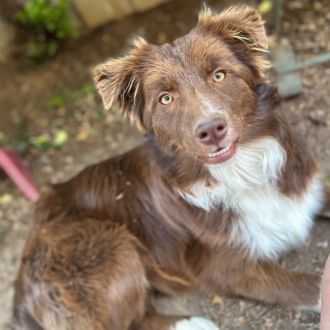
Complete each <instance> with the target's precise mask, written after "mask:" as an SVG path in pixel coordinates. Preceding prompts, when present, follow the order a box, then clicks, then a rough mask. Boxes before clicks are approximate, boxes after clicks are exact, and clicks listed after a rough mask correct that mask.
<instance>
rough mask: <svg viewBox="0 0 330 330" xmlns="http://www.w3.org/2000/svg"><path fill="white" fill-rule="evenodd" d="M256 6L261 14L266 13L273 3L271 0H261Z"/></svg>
mask: <svg viewBox="0 0 330 330" xmlns="http://www.w3.org/2000/svg"><path fill="white" fill-rule="evenodd" d="M258 8H259V10H260V12H261V13H262V14H267V13H268V12H270V11H271V9H272V8H273V3H272V1H271V0H263V1H262V2H261V4H260V5H259V7H258Z"/></svg>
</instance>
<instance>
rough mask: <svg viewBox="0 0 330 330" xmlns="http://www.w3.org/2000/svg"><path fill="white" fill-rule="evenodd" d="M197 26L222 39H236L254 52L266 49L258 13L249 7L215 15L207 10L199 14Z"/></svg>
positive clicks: (263, 27)
mask: <svg viewBox="0 0 330 330" xmlns="http://www.w3.org/2000/svg"><path fill="white" fill-rule="evenodd" d="M199 25H201V26H203V27H204V28H206V29H208V30H213V31H216V32H217V33H219V34H220V35H221V36H222V37H223V38H224V39H231V38H232V39H237V40H240V41H242V42H244V43H245V44H246V45H247V46H249V47H251V48H252V49H254V50H261V51H265V50H267V49H268V40H267V36H266V31H265V26H264V22H263V20H262V18H261V15H260V13H259V11H258V10H257V9H255V8H252V7H249V6H237V7H230V8H229V9H227V10H225V11H223V12H221V13H220V14H218V15H216V14H213V13H212V11H211V10H210V9H209V8H204V10H202V11H201V12H200V14H199Z"/></svg>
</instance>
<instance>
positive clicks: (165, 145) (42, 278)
mask: <svg viewBox="0 0 330 330" xmlns="http://www.w3.org/2000/svg"><path fill="white" fill-rule="evenodd" d="M266 49H267V38H266V35H265V29H264V26H263V22H262V20H261V17H260V16H259V14H258V12H257V11H256V10H255V9H252V8H249V7H236V8H230V9H228V10H226V11H224V12H222V13H221V14H219V15H216V14H213V13H212V12H211V11H210V10H204V11H203V12H202V13H201V14H200V17H199V21H198V23H197V25H196V27H195V28H194V29H193V30H192V31H191V32H190V33H189V34H187V35H185V36H184V37H182V38H180V39H177V40H176V41H174V42H173V43H172V44H165V45H162V46H154V45H150V44H148V43H147V42H146V41H144V40H142V39H139V40H138V41H137V42H136V43H135V46H134V48H133V50H132V51H131V52H130V53H129V54H128V55H127V56H125V57H122V58H119V59H116V60H110V61H108V62H106V63H105V64H102V65H100V66H98V67H97V68H96V70H95V80H96V84H97V88H98V90H99V92H100V94H101V96H102V98H103V101H104V104H105V107H107V108H109V107H111V106H112V105H113V104H115V105H117V106H118V107H120V108H121V109H122V110H123V112H124V113H126V114H129V115H130V116H131V117H132V118H134V119H135V120H136V121H137V123H138V125H139V126H140V127H141V128H142V129H143V130H144V131H145V132H147V133H148V135H149V141H148V142H147V143H145V144H143V145H142V146H140V147H138V148H136V149H134V150H132V151H130V152H128V153H125V154H123V155H120V156H117V157H114V158H111V159H109V160H106V161H104V162H101V163H99V164H96V165H93V166H90V167H88V168H87V169H85V170H84V171H82V172H81V173H80V174H78V175H77V176H75V177H74V178H73V179H71V180H69V181H68V182H65V183H62V184H58V185H55V186H54V187H53V188H52V190H51V191H50V192H49V193H47V194H45V195H44V196H43V197H42V198H41V199H40V201H39V202H38V204H37V207H36V211H35V215H34V219H33V222H32V225H31V230H30V233H29V236H28V240H27V243H26V246H25V249H24V255H23V259H22V265H21V269H20V272H19V276H18V279H17V281H16V295H15V309H14V315H15V320H16V324H17V327H18V328H21V329H28V330H32V329H33V330H36V329H38V330H40V329H44V330H71V329H72V330H73V329H79V330H81V329H83V330H85V329H86V330H94V329H95V330H105V329H109V330H128V329H130V330H133V329H135V330H137V329H139V330H142V329H144V330H170V329H176V330H194V329H204V330H213V329H217V327H216V326H215V325H214V324H213V323H212V322H210V321H208V320H206V319H203V318H199V317H192V318H189V317H184V316H183V317H174V316H173V317H172V316H164V315H160V314H158V313H157V312H156V310H155V308H154V306H153V294H154V293H155V292H162V293H164V294H169V295H175V294H180V293H189V292H193V291H196V290H211V291H213V292H223V293H226V294H230V295H236V296H240V297H245V298H249V299H255V300H259V301H263V302H267V303H272V304H273V303H275V304H285V305H288V306H305V307H307V308H315V307H317V306H318V304H319V277H318V276H316V275H311V274H305V273H301V272H296V271H291V270H287V269H284V268H282V267H281V266H280V265H279V264H277V263H276V260H277V258H278V256H279V255H281V254H282V253H283V252H285V251H287V250H288V249H290V248H292V247H294V246H296V245H298V244H301V243H303V242H304V241H305V239H306V237H307V236H308V233H309V231H310V229H311V226H312V224H313V220H312V219H313V216H314V215H315V214H316V212H318V210H319V208H320V204H321V199H322V189H321V185H320V181H319V179H318V170H317V167H316V165H315V163H314V160H313V158H312V157H311V155H310V154H309V153H308V151H307V150H306V146H305V144H304V143H303V142H302V140H301V139H300V138H298V137H297V136H296V135H295V134H293V133H292V132H291V130H290V128H289V126H288V123H287V121H286V119H285V118H284V117H283V114H282V113H281V112H280V111H279V110H278V108H277V96H276V91H275V90H274V88H273V87H272V86H270V85H269V83H268V82H267V79H266V77H265V74H266V71H267V68H268V67H269V63H268V62H267V60H265V59H264V57H263V53H264V51H265V50H266Z"/></svg>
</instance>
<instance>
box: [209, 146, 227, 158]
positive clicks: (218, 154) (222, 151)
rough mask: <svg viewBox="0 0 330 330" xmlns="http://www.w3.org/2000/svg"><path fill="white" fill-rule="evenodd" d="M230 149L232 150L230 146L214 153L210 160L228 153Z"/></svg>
mask: <svg viewBox="0 0 330 330" xmlns="http://www.w3.org/2000/svg"><path fill="white" fill-rule="evenodd" d="M229 148H230V146H227V147H226V148H223V149H221V150H220V151H217V152H212V153H210V154H208V157H210V158H214V157H218V156H220V155H222V154H224V153H226V152H227V151H228V150H229Z"/></svg>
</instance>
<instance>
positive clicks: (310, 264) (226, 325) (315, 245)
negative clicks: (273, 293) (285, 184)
mask: <svg viewBox="0 0 330 330" xmlns="http://www.w3.org/2000/svg"><path fill="white" fill-rule="evenodd" d="M234 2H238V1H208V3H211V5H212V6H213V7H214V8H216V9H217V8H218V9H221V8H222V7H224V6H226V5H227V4H228V3H230V4H233V3H234ZM200 7H201V4H200V1H199V0H192V1H191V0H183V1H175V0H174V1H171V2H169V3H167V4H165V5H163V6H161V7H159V8H156V9H154V10H152V11H149V12H147V13H143V14H140V15H136V16H132V17H128V18H125V19H123V20H122V21H120V22H117V23H112V24H109V25H107V26H105V27H103V28H101V29H99V30H97V31H95V32H94V33H93V34H91V35H89V36H85V37H83V38H81V39H80V40H79V41H74V42H70V43H68V44H66V45H65V47H64V49H63V50H62V51H61V53H60V54H59V55H58V56H57V57H56V58H55V59H53V60H51V61H48V62H45V63H42V64H40V65H38V66H33V67H31V66H27V65H26V64H24V63H23V62H22V60H21V59H19V58H15V57H14V58H11V59H10V60H9V61H8V62H7V63H4V64H0V86H1V88H0V143H2V144H5V145H10V146H13V147H15V148H16V149H18V150H21V152H22V153H23V154H24V156H25V159H26V163H27V165H28V166H29V167H30V168H31V170H32V172H33V175H34V177H35V178H36V181H37V182H38V184H39V185H40V187H41V189H44V187H45V185H46V184H47V183H49V182H54V183H55V182H59V181H63V180H65V179H66V178H68V177H70V176H72V175H73V174H74V173H77V171H79V170H80V169H82V168H83V167H85V166H86V165H87V164H90V163H94V162H97V161H99V160H101V159H104V158H107V157H109V156H111V155H114V154H116V153H121V152H123V151H125V150H127V149H130V148H132V147H133V146H134V145H136V144H139V143H141V141H143V137H142V136H141V135H140V134H139V133H138V132H137V131H136V130H135V129H134V128H132V127H130V126H129V124H128V123H127V121H125V120H123V119H121V118H120V115H119V113H117V112H116V111H115V109H114V110H113V111H109V112H106V111H104V110H103V109H102V105H101V102H100V98H99V97H98V95H97V94H96V92H95V91H94V89H93V88H92V80H91V74H90V72H91V68H92V67H93V66H94V65H95V64H97V63H99V62H101V61H103V60H104V59H106V58H107V57H111V56H117V55H118V54H121V53H122V52H124V51H125V49H127V47H128V45H129V41H130V40H131V39H132V37H134V36H136V35H142V36H144V37H145V38H147V40H149V41H151V42H153V43H163V42H165V41H170V40H172V39H173V38H175V37H177V36H180V35H182V34H184V33H185V32H187V31H188V30H189V29H190V28H191V27H192V26H193V25H194V23H195V22H196V16H197V12H198V10H199V9H200ZM283 36H285V37H287V38H288V39H289V40H290V41H291V42H292V44H293V46H294V48H295V51H296V53H297V56H298V57H299V58H301V59H302V58H308V57H310V56H312V55H315V54H318V53H320V52H322V51H330V2H329V1H328V0H320V1H312V0H304V1H303V0H301V1H288V2H286V8H285V17H284V22H283ZM16 46H17V45H13V48H15V47H16ZM302 78H303V87H304V88H303V93H302V94H301V95H300V96H298V97H296V98H294V99H291V100H284V101H283V102H282V108H283V110H284V111H285V112H286V113H287V115H288V117H289V119H290V122H291V124H292V126H293V127H294V129H296V130H298V131H300V133H301V134H302V135H303V136H304V137H305V138H306V139H307V141H308V144H309V146H310V148H311V149H312V150H313V152H314V153H315V155H316V157H317V159H318V161H319V164H320V167H321V170H322V173H323V176H324V182H328V183H329V182H330V129H329V127H330V110H329V109H330V93H329V91H330V65H329V64H328V65H322V66H318V67H315V68H310V69H306V70H304V71H303V73H302ZM59 131H61V132H63V131H64V132H65V134H67V136H68V140H67V141H66V142H65V143H62V144H61V146H59V147H54V146H49V145H48V146H45V145H43V146H41V145H40V136H46V137H47V138H48V139H50V140H51V139H53V138H54V136H55V135H56V134H57V132H59ZM38 138H39V140H38ZM36 141H39V143H37V142H36ZM28 142H29V143H28ZM62 142H63V141H62ZM41 149H42V150H41ZM32 207H33V205H32V203H31V202H29V201H27V200H26V199H25V198H24V197H23V196H22V194H21V193H20V192H19V191H17V189H16V188H15V187H14V186H13V184H12V183H11V182H10V181H9V180H8V179H7V178H6V177H5V176H4V175H3V174H1V173H0V330H5V329H10V311H11V302H12V295H13V288H12V284H13V280H14V278H15V274H16V272H17V268H18V264H19V259H20V254H21V251H22V247H23V243H24V239H25V236H26V233H27V228H28V224H29V218H30V215H31V210H32ZM329 251H330V220H329V219H318V220H317V221H316V224H315V227H314V230H313V232H312V235H311V238H310V239H309V240H308V241H307V242H306V244H305V245H304V246H302V247H301V248H299V249H297V250H294V251H291V252H290V253H288V254H286V255H285V256H284V257H283V259H282V260H281V262H282V264H283V265H285V266H288V267H291V268H294V269H298V270H304V271H309V272H316V273H319V274H321V273H322V269H323V266H324V262H325V260H326V257H327V255H328V253H329ZM159 309H160V310H163V311H170V310H171V311H174V312H176V313H192V314H198V315H205V316H207V317H209V318H211V319H213V320H214V321H215V322H216V323H217V324H218V325H219V326H220V328H221V329H226V330H231V329H242V330H243V329H244V330H249V329H283V330H288V329H299V330H300V329H318V324H319V316H318V315H317V314H315V313H313V312H307V311H292V310H287V309H284V308H280V307H274V306H266V305H262V304H258V303H255V302H250V301H243V300H239V299H231V298H226V297H222V296H214V295H212V294H199V295H196V296H194V297H183V298H180V299H178V300H176V301H170V302H169V301H168V300H167V299H160V301H159Z"/></svg>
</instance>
